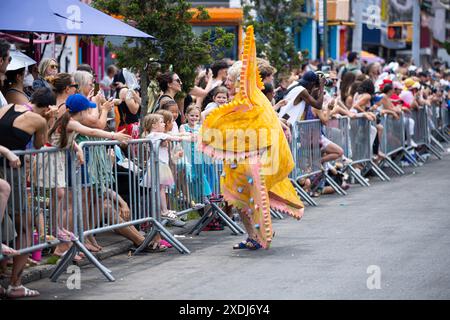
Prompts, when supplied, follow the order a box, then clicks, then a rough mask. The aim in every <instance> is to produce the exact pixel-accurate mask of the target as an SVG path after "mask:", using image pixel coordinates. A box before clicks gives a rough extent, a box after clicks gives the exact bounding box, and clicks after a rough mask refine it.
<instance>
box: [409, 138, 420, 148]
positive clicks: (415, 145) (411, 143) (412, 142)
mask: <svg viewBox="0 0 450 320" xmlns="http://www.w3.org/2000/svg"><path fill="white" fill-rule="evenodd" d="M409 145H410V146H411V147H413V148H417V147H418V145H417V143H416V142H415V141H414V140H413V139H411V141H410V142H409Z"/></svg>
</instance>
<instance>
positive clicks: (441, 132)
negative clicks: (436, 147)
mask: <svg viewBox="0 0 450 320" xmlns="http://www.w3.org/2000/svg"><path fill="white" fill-rule="evenodd" d="M433 132H434V133H435V134H436V136H438V138H440V139H441V140H442V141H443V142H444V143H448V142H450V140H449V136H448V135H446V134H445V132H444V130H442V129H441V130H439V129H435V130H433Z"/></svg>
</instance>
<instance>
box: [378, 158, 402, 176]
mask: <svg viewBox="0 0 450 320" xmlns="http://www.w3.org/2000/svg"><path fill="white" fill-rule="evenodd" d="M383 163H385V164H387V165H388V166H389V168H391V169H392V170H393V171H394V172H395V173H396V174H397V175H399V176H401V175H404V174H405V171H403V170H402V169H401V168H400V167H399V166H398V165H397V164H396V163H395V162H394V161H393V160H392V159H391V157H388V156H387V157H386V158H384V160H383V161H382V162H381V164H383Z"/></svg>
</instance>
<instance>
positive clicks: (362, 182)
mask: <svg viewBox="0 0 450 320" xmlns="http://www.w3.org/2000/svg"><path fill="white" fill-rule="evenodd" d="M347 169H348V170H349V171H350V174H351V175H352V176H353V178H355V179H356V181H358V183H359V184H360V185H362V186H363V187H370V184H369V183H368V182H367V181H366V179H364V177H363V176H361V175H360V174H359V173H358V171H356V170H355V168H353V167H352V166H351V165H348V166H347V167H346V168H345V169H344V171H346V170H347Z"/></svg>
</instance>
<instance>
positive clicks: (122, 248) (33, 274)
mask: <svg viewBox="0 0 450 320" xmlns="http://www.w3.org/2000/svg"><path fill="white" fill-rule="evenodd" d="M197 221H198V219H195V220H190V221H186V225H185V226H184V227H182V228H178V227H172V228H168V229H169V231H171V233H172V234H174V235H182V234H186V233H188V232H189V231H190V229H191V228H192V227H193V226H194V225H195V224H196V223H197ZM117 237H120V236H117ZM131 245H132V242H131V241H130V240H128V239H123V240H120V241H117V242H115V243H114V244H112V245H109V246H105V247H103V250H102V251H101V252H97V253H93V255H94V256H95V257H96V258H97V259H98V260H99V261H102V260H106V259H108V258H111V257H114V256H117V255H119V254H122V253H126V252H128V251H129V249H130V246H131ZM87 265H91V263H90V262H89V260H87V259H83V260H82V261H81V262H80V263H78V266H79V267H84V266H87ZM55 268H56V265H54V264H43V265H37V266H35V267H30V268H26V269H25V270H24V272H23V276H22V284H26V283H30V282H33V281H38V280H41V279H45V278H49V277H50V275H51V274H52V272H53V270H54V269H55ZM8 285H9V279H0V286H2V287H4V288H7V287H8Z"/></svg>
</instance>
